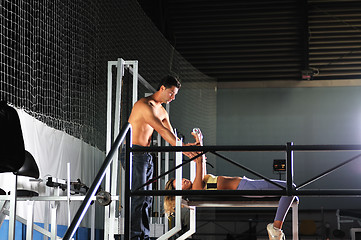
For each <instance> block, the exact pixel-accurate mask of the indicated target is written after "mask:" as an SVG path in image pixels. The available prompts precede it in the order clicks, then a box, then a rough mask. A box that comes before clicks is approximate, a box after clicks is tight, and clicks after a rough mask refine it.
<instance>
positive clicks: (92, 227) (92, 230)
mask: <svg viewBox="0 0 361 240" xmlns="http://www.w3.org/2000/svg"><path fill="white" fill-rule="evenodd" d="M90 213H91V215H90V218H91V222H90V240H95V204H93V206H91V209H90Z"/></svg>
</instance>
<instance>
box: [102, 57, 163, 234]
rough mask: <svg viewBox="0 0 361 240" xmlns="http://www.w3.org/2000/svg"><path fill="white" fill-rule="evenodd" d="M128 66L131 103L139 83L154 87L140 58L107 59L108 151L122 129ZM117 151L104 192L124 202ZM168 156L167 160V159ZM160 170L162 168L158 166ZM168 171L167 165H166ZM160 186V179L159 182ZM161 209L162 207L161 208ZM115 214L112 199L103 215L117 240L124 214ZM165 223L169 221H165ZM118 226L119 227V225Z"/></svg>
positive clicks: (109, 229)
mask: <svg viewBox="0 0 361 240" xmlns="http://www.w3.org/2000/svg"><path fill="white" fill-rule="evenodd" d="M113 67H116V68H117V74H116V86H115V88H116V97H115V98H116V99H115V113H114V119H113V118H112V104H113V103H112V89H113V86H112V85H113V84H112V83H113V73H112V68H113ZM125 68H128V69H129V71H130V73H131V74H132V76H133V88H132V105H134V103H135V102H136V101H137V100H138V84H139V83H141V84H142V85H144V86H145V87H146V88H147V89H148V90H149V91H150V92H151V93H154V92H155V91H156V89H154V88H153V87H152V86H151V85H150V84H149V83H148V82H147V81H146V80H145V79H144V78H143V77H142V76H141V75H140V74H139V73H138V61H137V60H124V59H122V58H118V60H117V61H108V80H107V81H108V83H107V89H108V90H107V92H108V93H107V134H106V153H107V154H108V153H109V151H110V148H111V144H112V142H113V141H114V139H112V133H113V136H114V138H115V137H116V136H117V135H118V134H119V131H120V127H121V126H120V115H121V114H120V113H121V107H120V106H121V100H122V99H121V98H122V96H121V90H122V89H121V88H122V78H123V76H124V72H125ZM167 111H169V105H167ZM112 120H113V121H114V129H113V131H112V129H111V126H112ZM157 142H158V146H160V144H161V138H160V136H159V135H158V141H157ZM165 158H166V161H169V154H168V155H167V154H166V156H165ZM117 159H118V153H115V154H114V156H113V161H112V167H111V169H110V168H109V169H108V170H107V173H106V177H105V191H107V192H110V193H111V195H112V199H119V202H120V204H122V203H124V194H120V195H118V193H117V188H118V182H119V180H118V179H119V178H121V189H122V190H124V183H125V180H124V177H125V176H124V175H125V174H124V170H123V169H121V171H120V173H119V175H120V176H118V171H119V164H118V161H117ZM167 159H168V160H167ZM160 166H161V154H159V155H158V168H160ZM158 170H160V169H158ZM166 170H167V166H166ZM158 187H159V188H160V187H161V185H160V182H158ZM157 206H159V208H160V198H158V199H157ZM159 211H160V209H159ZM115 213H116V201H112V202H111V203H110V205H109V206H107V207H105V215H104V239H114V234H116V232H115V229H116V228H118V231H117V233H122V231H123V230H124V227H123V222H122V219H123V216H118V217H117V216H115ZM164 222H166V221H164ZM116 225H117V226H116Z"/></svg>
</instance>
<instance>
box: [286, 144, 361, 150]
mask: <svg viewBox="0 0 361 240" xmlns="http://www.w3.org/2000/svg"><path fill="white" fill-rule="evenodd" d="M291 150H292V151H361V145H360V144H351V145H293V146H291Z"/></svg>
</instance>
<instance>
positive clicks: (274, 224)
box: [273, 220, 283, 229]
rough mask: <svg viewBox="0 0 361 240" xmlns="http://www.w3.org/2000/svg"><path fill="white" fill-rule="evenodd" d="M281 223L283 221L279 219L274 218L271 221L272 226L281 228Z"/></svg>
mask: <svg viewBox="0 0 361 240" xmlns="http://www.w3.org/2000/svg"><path fill="white" fill-rule="evenodd" d="M282 225H283V222H281V221H278V220H275V221H274V222H273V226H274V227H276V228H278V229H282Z"/></svg>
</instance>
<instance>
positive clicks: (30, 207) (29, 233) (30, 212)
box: [26, 200, 34, 240]
mask: <svg viewBox="0 0 361 240" xmlns="http://www.w3.org/2000/svg"><path fill="white" fill-rule="evenodd" d="M26 211H27V220H26V239H29V240H32V239H33V224H34V201H29V200H27V210H26Z"/></svg>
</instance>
